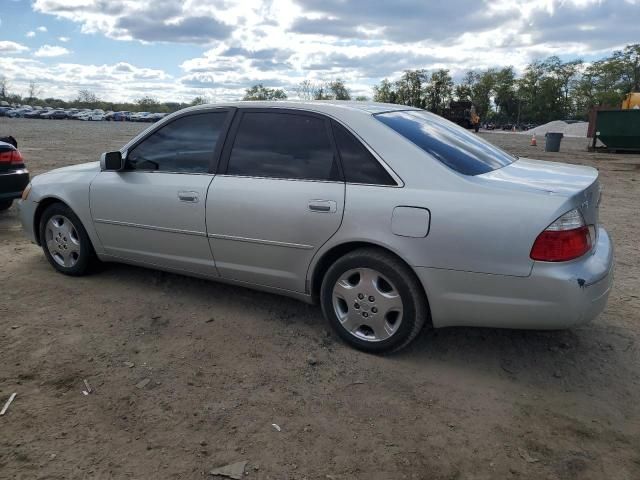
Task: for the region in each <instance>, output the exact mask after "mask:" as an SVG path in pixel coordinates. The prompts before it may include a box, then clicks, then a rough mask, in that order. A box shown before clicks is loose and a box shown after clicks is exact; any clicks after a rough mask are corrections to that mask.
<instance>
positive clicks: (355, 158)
mask: <svg viewBox="0 0 640 480" xmlns="http://www.w3.org/2000/svg"><path fill="white" fill-rule="evenodd" d="M331 123H332V124H333V135H334V137H335V139H336V146H337V147H338V152H340V159H341V160H342V168H343V170H344V176H345V180H346V181H347V182H349V183H365V184H370V185H396V182H394V180H393V178H391V175H389V173H388V172H387V171H386V170H385V169H384V167H383V166H382V165H380V162H378V160H376V158H375V157H374V156H373V155H372V154H371V152H369V150H367V148H366V147H365V146H364V145H363V144H362V143H361V142H360V140H358V139H357V138H356V137H354V136H353V135H352V134H351V133H349V132H348V131H347V129H346V128H344V127H343V126H342V125H339V124H337V123H335V122H331Z"/></svg>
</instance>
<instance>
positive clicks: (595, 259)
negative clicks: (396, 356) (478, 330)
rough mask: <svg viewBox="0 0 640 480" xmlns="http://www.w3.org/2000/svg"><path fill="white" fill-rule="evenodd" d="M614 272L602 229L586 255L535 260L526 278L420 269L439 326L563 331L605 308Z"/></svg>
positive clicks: (594, 316) (609, 246)
mask: <svg viewBox="0 0 640 480" xmlns="http://www.w3.org/2000/svg"><path fill="white" fill-rule="evenodd" d="M613 270H614V252H613V245H612V243H611V240H610V238H609V235H608V234H607V232H606V230H604V229H603V228H600V229H599V231H598V240H597V243H596V247H595V248H594V249H593V250H592V252H591V253H590V254H589V255H588V256H585V257H582V258H579V259H577V260H574V261H572V262H566V263H547V262H535V264H534V266H533V269H532V271H531V275H529V276H528V277H513V276H505V275H488V274H482V273H472V272H460V271H453V270H442V269H432V268H417V269H416V272H417V274H418V276H419V278H420V280H421V282H422V284H423V286H424V287H425V291H426V292H427V296H428V298H429V305H430V307H431V316H432V320H433V324H434V326H436V327H445V326H454V325H459V326H463V325H464V326H479V327H503V328H528V329H560V328H568V327H572V326H574V325H578V324H581V323H585V322H588V321H591V320H593V319H594V318H596V317H597V316H598V315H599V314H600V313H601V312H602V311H603V310H604V308H605V306H606V304H607V299H608V297H609V292H610V290H611V285H612V283H613Z"/></svg>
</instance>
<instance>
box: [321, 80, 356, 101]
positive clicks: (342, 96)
mask: <svg viewBox="0 0 640 480" xmlns="http://www.w3.org/2000/svg"><path fill="white" fill-rule="evenodd" d="M327 90H328V91H329V92H331V93H330V96H331V99H332V100H351V94H350V93H349V89H348V88H347V87H346V85H345V84H344V81H342V80H341V79H339V78H337V79H335V80H333V81H331V82H329V83H328V84H327Z"/></svg>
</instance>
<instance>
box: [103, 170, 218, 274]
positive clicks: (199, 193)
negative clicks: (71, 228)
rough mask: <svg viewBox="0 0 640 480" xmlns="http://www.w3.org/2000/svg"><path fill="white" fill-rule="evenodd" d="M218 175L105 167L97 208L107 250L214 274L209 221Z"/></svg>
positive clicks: (110, 252) (133, 257) (127, 257)
mask: <svg viewBox="0 0 640 480" xmlns="http://www.w3.org/2000/svg"><path fill="white" fill-rule="evenodd" d="M212 179H213V176H212V175H189V174H179V173H164V172H144V171H124V172H108V171H105V172H100V173H99V174H98V175H97V176H96V178H95V179H94V180H93V182H92V184H91V194H90V197H91V213H92V215H93V222H94V225H95V229H96V231H97V233H98V236H99V237H100V240H101V242H102V244H103V246H104V249H105V253H107V254H109V255H112V256H115V257H119V258H122V259H126V260H130V261H136V262H146V263H151V264H157V265H165V266H167V267H170V268H175V269H180V270H184V271H191V272H194V273H198V274H213V273H214V272H215V263H214V260H213V256H212V255H211V250H210V248H209V242H208V241H207V235H206V231H207V229H206V225H205V204H206V198H207V190H208V188H209V184H210V183H211V180H212Z"/></svg>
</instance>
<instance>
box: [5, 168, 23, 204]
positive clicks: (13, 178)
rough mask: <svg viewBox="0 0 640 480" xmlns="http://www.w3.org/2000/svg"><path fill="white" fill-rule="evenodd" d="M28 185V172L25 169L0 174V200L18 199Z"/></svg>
mask: <svg viewBox="0 0 640 480" xmlns="http://www.w3.org/2000/svg"><path fill="white" fill-rule="evenodd" d="M28 184H29V170H27V169H26V168H23V169H20V170H10V171H8V172H4V173H0V200H9V199H13V198H20V196H21V195H22V191H23V190H24V189H25V187H26V186H27V185H28Z"/></svg>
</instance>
